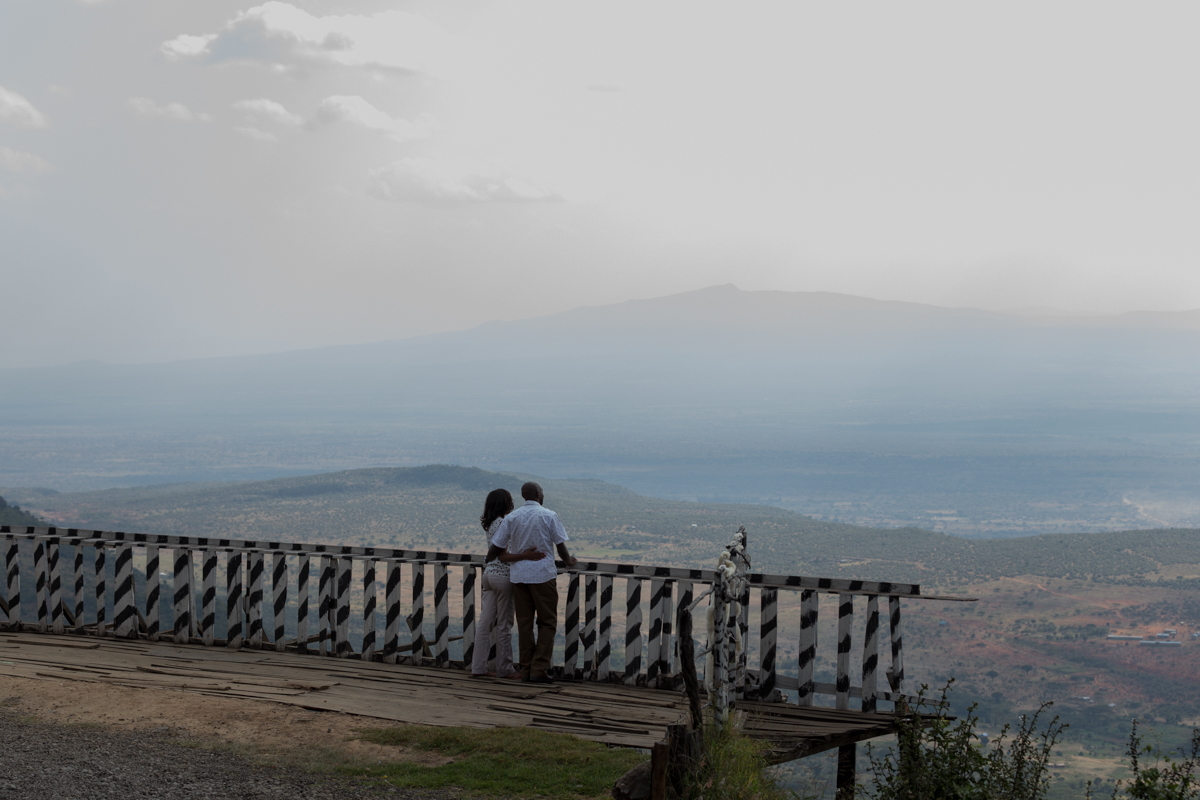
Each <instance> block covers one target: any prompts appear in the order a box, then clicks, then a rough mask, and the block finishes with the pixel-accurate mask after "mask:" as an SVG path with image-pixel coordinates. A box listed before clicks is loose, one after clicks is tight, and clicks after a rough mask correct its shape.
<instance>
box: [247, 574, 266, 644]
mask: <svg viewBox="0 0 1200 800" xmlns="http://www.w3.org/2000/svg"><path fill="white" fill-rule="evenodd" d="M249 562H250V563H249V566H250V588H249V592H248V594H247V598H246V599H247V601H248V602H247V614H246V617H247V624H246V641H247V644H248V645H249V646H250V647H254V648H259V649H261V648H262V646H263V617H262V608H263V571H264V569H265V565H264V564H263V554H262V553H261V552H252V553H250V555H249Z"/></svg>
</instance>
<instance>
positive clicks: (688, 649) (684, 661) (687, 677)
mask: <svg viewBox="0 0 1200 800" xmlns="http://www.w3.org/2000/svg"><path fill="white" fill-rule="evenodd" d="M689 605H691V604H690V603H688V604H685V603H684V602H683V601H682V600H680V601H679V614H678V616H679V619H678V625H677V626H676V627H677V628H678V630H679V676H680V678H681V679H682V681H683V690H684V692H685V693H686V694H687V698H688V713H689V715H690V717H691V729H692V730H693V731H697V730H699V729H700V726H701V724H702V723H703V721H704V711H703V707H702V706H701V705H700V681H699V679H698V678H697V677H696V648H695V644H694V643H693V641H692V612H691V611H689V610H688V606H689ZM706 677H707V676H706Z"/></svg>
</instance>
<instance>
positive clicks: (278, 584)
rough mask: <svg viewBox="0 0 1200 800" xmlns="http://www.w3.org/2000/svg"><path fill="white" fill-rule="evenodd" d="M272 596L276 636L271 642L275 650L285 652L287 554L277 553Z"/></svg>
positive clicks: (272, 579)
mask: <svg viewBox="0 0 1200 800" xmlns="http://www.w3.org/2000/svg"><path fill="white" fill-rule="evenodd" d="M271 594H272V604H271V610H272V612H273V615H272V621H273V622H274V623H275V635H274V636H273V637H271V642H272V643H273V644H274V645H275V649H276V650H277V651H279V652H281V653H282V652H283V648H284V646H285V642H284V636H285V635H286V634H287V605H288V565H287V554H286V553H275V563H274V564H273V565H272V569H271Z"/></svg>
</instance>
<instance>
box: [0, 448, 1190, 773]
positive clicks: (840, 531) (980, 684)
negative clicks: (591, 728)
mask: <svg viewBox="0 0 1200 800" xmlns="http://www.w3.org/2000/svg"><path fill="white" fill-rule="evenodd" d="M527 477H528V476H523V475H514V474H507V473H490V472H486V471H483V470H479V469H474V468H461V467H449V466H435V467H424V468H414V469H374V470H355V471H350V472H342V473H332V474H325V475H316V476H309V477H297V478H283V479H277V480H272V481H260V482H249V483H224V484H202V485H201V484H181V485H175V486H158V487H147V488H135V489H110V490H104V491H98V492H82V493H54V492H49V491H38V490H21V489H0V494H3V495H4V496H5V497H7V498H10V499H12V500H14V501H17V502H20V503H21V504H22V506H23V507H25V508H28V509H29V510H31V511H33V512H35V513H37V514H39V515H41V516H42V517H44V518H46V519H47V520H50V521H51V522H52V523H54V524H59V525H64V526H72V527H87V528H101V529H118V530H129V531H141V532H149V533H179V534H191V535H204V536H219V537H235V538H253V539H259V540H285V541H286V540H296V541H314V542H315V541H321V542H330V543H350V542H352V543H355V544H364V545H381V546H397V547H400V546H402V547H408V548H418V549H426V548H427V549H441V550H450V551H474V552H480V551H482V550H483V547H484V539H483V535H482V531H481V530H480V528H479V524H478V521H477V520H478V514H479V512H480V510H481V508H482V501H483V497H484V495H485V494H486V492H487V491H489V490H490V489H492V488H496V487H498V486H503V487H506V488H508V489H509V490H510V491H512V492H513V493H514V495H517V490H518V488H519V486H520V484H521V482H522V481H523V480H524V479H526V478H527ZM542 483H543V485H544V487H545V490H546V495H547V505H548V506H549V507H551V508H554V509H555V510H557V511H558V512H559V514H560V515H561V516H562V518H563V520H564V522H565V524H566V526H567V528H568V530H569V532H570V534H571V536H572V547H573V549H574V551H575V552H576V553H578V554H580V555H583V556H585V557H593V558H604V559H613V560H621V561H631V562H643V563H656V564H673V565H679V566H693V567H697V566H708V565H710V564H711V563H712V562H713V559H714V557H715V555H716V553H717V552H718V549H719V548H720V546H721V545H723V544H724V543H725V542H726V541H727V540H728V537H729V535H730V533H731V532H732V531H733V530H734V529H735V528H736V527H737V526H738V525H746V526H747V528H748V530H749V533H750V543H751V555H752V558H753V562H754V567H755V569H759V570H763V571H769V572H776V573H791V574H795V573H800V574H810V575H812V574H816V575H826V576H845V577H860V578H868V579H871V578H874V579H887V580H900V581H916V582H920V583H921V584H922V587H923V590H924V591H925V593H927V594H951V595H959V596H969V597H975V598H978V600H977V601H976V602H943V601H936V600H912V601H906V602H905V604H904V605H905V635H906V650H907V652H908V662H907V665H906V666H907V673H908V676H909V678H910V686H912V687H914V688H915V687H916V686H918V685H919V684H921V683H928V684H929V685H930V686H933V687H937V686H940V685H942V684H944V683H945V682H946V681H947V680H949V679H950V678H954V679H955V681H956V685H955V688H954V690H953V693H952V697H953V699H954V702H955V705H956V708H957V709H958V710H959V711H960V712H961V711H962V710H963V708H965V706H966V705H967V704H968V703H970V702H977V703H978V704H979V713H980V716H981V718H982V720H983V729H984V730H988V731H989V732H991V733H993V735H994V734H995V733H996V732H998V731H999V729H1000V728H1001V727H1002V726H1003V725H1004V724H1005V723H1011V722H1013V721H1015V720H1016V718H1017V716H1018V715H1019V714H1020V713H1022V712H1026V711H1029V710H1032V709H1034V708H1036V707H1037V706H1038V705H1039V704H1040V703H1042V702H1045V701H1053V702H1054V703H1055V705H1054V707H1053V710H1052V713H1056V714H1060V715H1061V716H1062V718H1063V719H1064V720H1065V721H1066V722H1068V723H1069V724H1070V726H1071V727H1070V728H1069V730H1068V731H1067V733H1066V736H1065V738H1064V739H1063V741H1062V742H1061V743H1060V745H1059V746H1058V748H1057V753H1061V756H1059V755H1056V759H1057V761H1058V762H1059V763H1061V764H1062V765H1063V766H1062V767H1060V768H1056V769H1055V773H1056V783H1057V784H1061V785H1062V786H1063V791H1064V792H1067V791H1068V790H1071V791H1074V789H1077V788H1078V784H1079V782H1080V781H1081V780H1084V779H1086V778H1091V779H1101V778H1103V779H1105V780H1111V779H1112V778H1113V777H1117V776H1119V775H1120V767H1119V764H1120V763H1121V761H1122V753H1123V746H1124V742H1125V739H1126V738H1127V736H1128V733H1129V724H1130V720H1131V719H1132V718H1134V717H1136V718H1138V719H1139V720H1142V721H1143V722H1144V723H1146V724H1147V725H1148V726H1149V727H1150V728H1153V730H1154V734H1152V735H1157V736H1160V737H1161V739H1162V741H1163V742H1164V744H1166V745H1169V746H1173V745H1176V744H1181V743H1182V741H1183V740H1184V739H1185V738H1186V735H1187V732H1188V729H1189V726H1191V725H1193V724H1200V641H1197V640H1193V639H1191V637H1190V633H1191V632H1193V631H1197V630H1200V531H1194V530H1181V529H1171V530H1161V531H1134V532H1123V533H1088V534H1061V535H1043V536H1034V537H1024V538H1016V539H993V540H968V539H963V538H959V537H954V536H949V535H946V534H942V533H936V532H932V531H924V530H919V529H911V528H909V529H899V530H895V529H893V530H880V529H872V528H863V527H856V526H851V525H842V524H837V523H830V522H821V521H817V520H812V519H810V518H806V517H802V516H800V515H798V514H794V513H792V512H789V511H784V510H782V509H778V508H772V507H769V506H747V505H734V504H711V503H710V504H704V503H687V502H679V501H667V500H658V499H654V498H649V497H644V496H641V495H638V494H636V493H634V492H631V491H628V490H626V489H622V488H620V487H617V486H613V485H610V484H605V483H602V482H599V481H557V480H542ZM693 526H695V527H693ZM618 589H620V587H618ZM618 593H619V591H618ZM616 600H617V601H618V602H620V598H619V597H618V598H616ZM856 617H859V618H861V614H860V615H856ZM835 619H836V613H835V612H834V610H833V606H832V598H827V599H826V601H825V602H824V603H823V606H822V610H821V629H820V637H821V640H822V641H823V642H826V643H828V642H830V641H833V637H834V627H833V626H834V620H835ZM615 622H617V625H618V628H617V629H618V632H619V629H620V623H619V620H617V621H615ZM859 623H860V625H861V619H860V620H859ZM780 626H781V628H780V630H781V634H780V656H779V657H780V665H781V669H782V670H783V671H784V672H785V673H786V672H789V671H794V665H795V657H796V639H797V631H798V629H799V610H798V608H797V605H796V598H794V597H791V596H789V595H787V594H786V593H785V595H784V596H783V597H781V599H780ZM752 627H753V626H752ZM1166 628H1175V629H1177V630H1178V637H1179V638H1181V639H1183V644H1182V645H1181V646H1179V647H1147V646H1142V645H1138V644H1137V642H1128V641H1112V640H1108V639H1106V638H1105V637H1106V636H1107V635H1109V634H1125V635H1137V636H1152V635H1153V634H1156V633H1159V632H1161V631H1163V630H1164V629H1166ZM854 641H855V643H856V647H857V646H861V645H860V644H859V643H860V642H861V631H860V630H856V631H855V633H854ZM819 652H822V653H824V655H823V657H824V659H825V660H824V661H821V662H819V663H818V676H819V677H820V678H822V679H825V680H831V679H832V669H833V663H832V655H831V654H830V653H829V652H825V650H824V648H822V649H821V650H820V651H819ZM1085 698H1086V699H1085ZM1058 776H1061V778H1060V777H1058ZM1072 787H1074V789H1072ZM1064 796H1070V795H1069V794H1067V795H1064Z"/></svg>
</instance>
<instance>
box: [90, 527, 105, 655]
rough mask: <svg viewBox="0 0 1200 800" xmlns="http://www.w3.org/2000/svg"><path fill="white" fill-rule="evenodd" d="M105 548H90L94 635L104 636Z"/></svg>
mask: <svg viewBox="0 0 1200 800" xmlns="http://www.w3.org/2000/svg"><path fill="white" fill-rule="evenodd" d="M105 550H106V548H105V547H104V546H103V545H99V544H98V545H96V546H95V547H93V548H92V574H93V575H94V576H95V581H96V583H95V589H96V635H97V636H103V635H104V626H105V622H106V620H105V611H106V608H105V607H106V605H107V604H108V592H107V591H105V590H106V588H107V587H106V585H105V578H104V575H105V564H104V561H105V559H104V551H105Z"/></svg>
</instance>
